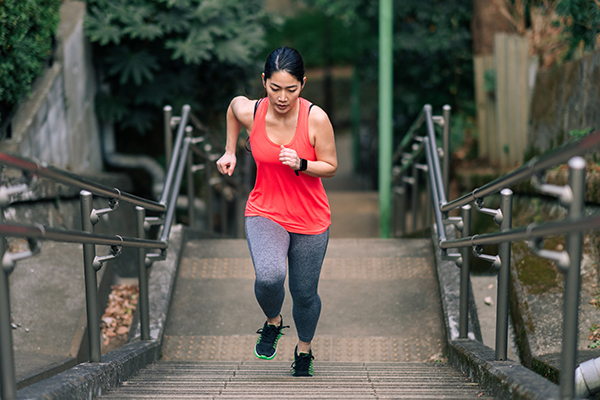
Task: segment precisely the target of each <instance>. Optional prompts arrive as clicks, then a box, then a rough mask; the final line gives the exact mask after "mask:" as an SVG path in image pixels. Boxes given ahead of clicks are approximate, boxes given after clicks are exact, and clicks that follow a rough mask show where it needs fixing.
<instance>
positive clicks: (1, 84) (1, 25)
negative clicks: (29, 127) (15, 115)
mask: <svg viewBox="0 0 600 400" xmlns="http://www.w3.org/2000/svg"><path fill="white" fill-rule="evenodd" d="M61 3H62V0H0V127H3V126H4V125H5V124H4V121H7V118H8V117H9V116H10V114H11V113H12V111H13V110H14V108H15V106H16V105H18V104H19V103H20V102H21V101H22V100H23V99H24V98H25V97H26V96H28V95H29V93H30V91H31V85H32V84H33V81H34V79H35V78H37V77H38V76H39V75H40V74H41V73H42V72H43V70H44V66H45V65H46V64H47V62H48V61H49V60H50V59H51V56H52V48H53V45H54V41H53V39H54V32H55V31H56V27H57V26H58V22H59V9H60V4H61Z"/></svg>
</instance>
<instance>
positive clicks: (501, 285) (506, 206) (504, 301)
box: [496, 189, 513, 361]
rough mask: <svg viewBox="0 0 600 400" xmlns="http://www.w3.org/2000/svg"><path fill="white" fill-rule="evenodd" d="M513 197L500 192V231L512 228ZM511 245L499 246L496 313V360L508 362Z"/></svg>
mask: <svg viewBox="0 0 600 400" xmlns="http://www.w3.org/2000/svg"><path fill="white" fill-rule="evenodd" d="M512 197H513V192H512V190H510V189H503V190H502V191H501V192H500V211H501V212H502V222H501V223H500V231H506V230H509V229H510V228H511V227H512ZM510 244H511V242H502V243H500V244H499V245H498V254H499V256H500V261H501V262H502V265H501V267H500V272H499V273H498V306H497V307H498V308H497V312H496V360H497V361H504V360H506V357H507V356H506V354H507V343H508V294H509V293H508V292H509V285H510Z"/></svg>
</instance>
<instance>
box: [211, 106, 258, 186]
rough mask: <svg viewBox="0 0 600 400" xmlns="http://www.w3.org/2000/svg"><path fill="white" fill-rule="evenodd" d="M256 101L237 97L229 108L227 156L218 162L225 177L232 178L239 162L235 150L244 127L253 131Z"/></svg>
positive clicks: (218, 166) (224, 155) (218, 167)
mask: <svg viewBox="0 0 600 400" xmlns="http://www.w3.org/2000/svg"><path fill="white" fill-rule="evenodd" d="M255 103H256V100H250V99H248V98H247V97H244V96H238V97H235V98H234V99H233V100H231V103H229V107H228V108H227V142H226V144H225V154H223V156H222V157H221V158H219V160H218V161H217V169H218V170H219V172H220V173H222V174H223V175H225V174H227V175H229V176H231V174H233V171H234V169H235V165H236V162H237V159H236V156H235V150H236V148H237V141H238V137H239V135H240V130H241V129H242V126H243V127H245V128H246V130H247V131H248V132H250V131H251V130H252V122H253V120H254V104H255Z"/></svg>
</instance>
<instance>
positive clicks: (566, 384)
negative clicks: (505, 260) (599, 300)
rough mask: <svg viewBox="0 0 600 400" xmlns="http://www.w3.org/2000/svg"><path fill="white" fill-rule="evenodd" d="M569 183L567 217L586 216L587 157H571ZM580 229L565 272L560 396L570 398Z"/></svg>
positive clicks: (570, 241)
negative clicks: (569, 196)
mask: <svg viewBox="0 0 600 400" xmlns="http://www.w3.org/2000/svg"><path fill="white" fill-rule="evenodd" d="M569 168H570V170H569V185H570V186H571V190H572V192H573V200H572V202H571V205H570V207H569V215H568V218H569V219H571V220H576V219H579V218H581V217H582V216H583V208H584V197H585V161H584V159H583V158H581V157H574V158H572V159H571V160H570V161H569ZM582 242H583V235H582V233H581V232H571V233H569V234H568V235H567V246H566V247H567V252H568V254H569V258H570V261H571V262H570V265H569V269H568V270H567V272H566V275H565V289H564V300H563V320H564V322H563V337H562V355H561V367H560V393H561V398H563V399H571V398H573V394H574V391H575V365H576V362H577V336H578V332H579V325H578V314H579V296H580V294H579V290H580V280H581V277H580V274H581V247H582Z"/></svg>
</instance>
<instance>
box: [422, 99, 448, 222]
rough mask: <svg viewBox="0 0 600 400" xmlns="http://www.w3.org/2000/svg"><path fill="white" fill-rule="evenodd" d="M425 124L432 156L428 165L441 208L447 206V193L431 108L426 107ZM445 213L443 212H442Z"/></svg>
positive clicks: (438, 205)
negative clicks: (431, 171)
mask: <svg viewBox="0 0 600 400" xmlns="http://www.w3.org/2000/svg"><path fill="white" fill-rule="evenodd" d="M425 123H426V124H427V137H428V138H429V153H430V155H431V164H430V163H427V164H428V165H429V167H430V168H431V169H433V178H434V179H433V180H432V183H433V184H434V185H435V186H436V191H437V192H438V199H439V201H440V202H439V203H438V204H437V205H436V207H440V206H442V205H444V204H446V192H445V190H446V189H445V188H444V182H443V181H442V170H441V167H440V158H439V156H438V152H437V142H436V140H435V131H434V128H433V119H432V116H431V106H430V105H429V104H427V105H425ZM442 212H443V211H442Z"/></svg>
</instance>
